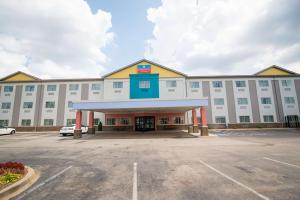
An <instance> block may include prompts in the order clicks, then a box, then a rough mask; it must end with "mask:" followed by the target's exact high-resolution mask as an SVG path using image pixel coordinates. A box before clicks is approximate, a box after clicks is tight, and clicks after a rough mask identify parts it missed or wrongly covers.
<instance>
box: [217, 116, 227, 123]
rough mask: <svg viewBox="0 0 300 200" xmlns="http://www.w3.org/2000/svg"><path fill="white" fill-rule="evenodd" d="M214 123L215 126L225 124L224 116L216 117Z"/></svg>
mask: <svg viewBox="0 0 300 200" xmlns="http://www.w3.org/2000/svg"><path fill="white" fill-rule="evenodd" d="M215 119H216V123H217V124H225V123H226V118H225V117H224V116H216V117H215Z"/></svg>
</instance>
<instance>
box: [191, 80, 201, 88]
mask: <svg viewBox="0 0 300 200" xmlns="http://www.w3.org/2000/svg"><path fill="white" fill-rule="evenodd" d="M190 88H200V83H199V81H191V82H190Z"/></svg>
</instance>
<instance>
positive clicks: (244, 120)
mask: <svg viewBox="0 0 300 200" xmlns="http://www.w3.org/2000/svg"><path fill="white" fill-rule="evenodd" d="M249 122H250V116H240V123H249Z"/></svg>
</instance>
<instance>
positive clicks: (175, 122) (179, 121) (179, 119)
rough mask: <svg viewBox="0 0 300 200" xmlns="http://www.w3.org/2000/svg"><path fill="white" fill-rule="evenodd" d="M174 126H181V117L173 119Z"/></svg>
mask: <svg viewBox="0 0 300 200" xmlns="http://www.w3.org/2000/svg"><path fill="white" fill-rule="evenodd" d="M174 124H183V118H182V117H175V118H174Z"/></svg>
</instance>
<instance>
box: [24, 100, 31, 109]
mask: <svg viewBox="0 0 300 200" xmlns="http://www.w3.org/2000/svg"><path fill="white" fill-rule="evenodd" d="M29 105H31V106H29ZM23 108H25V109H32V108H33V102H32V101H26V102H23Z"/></svg>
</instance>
